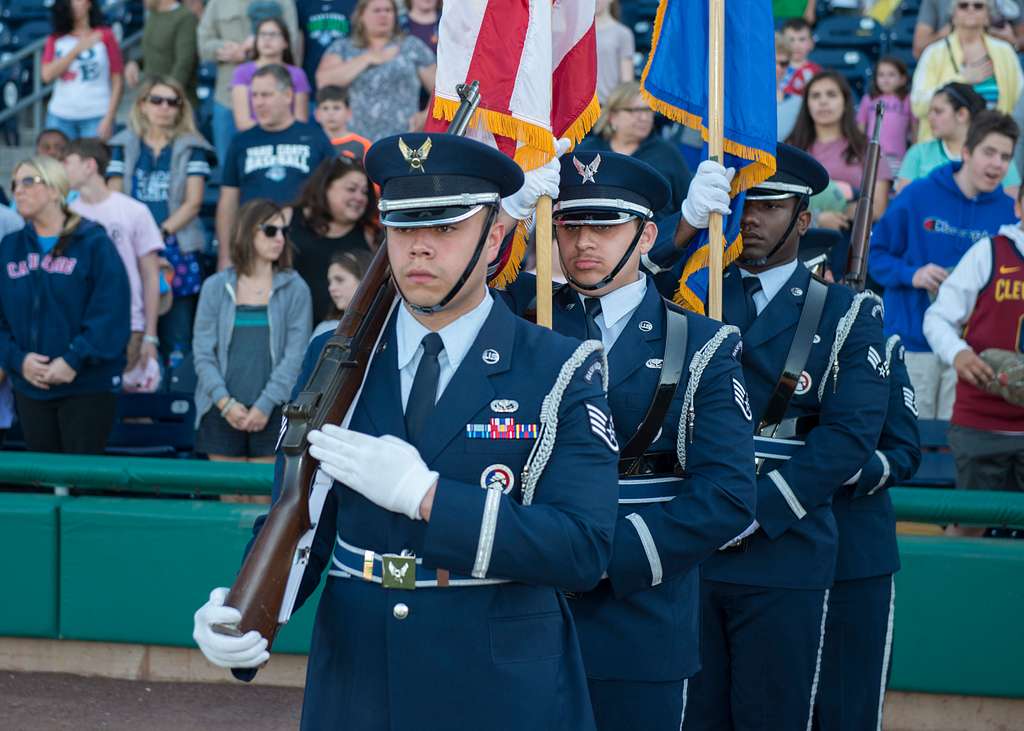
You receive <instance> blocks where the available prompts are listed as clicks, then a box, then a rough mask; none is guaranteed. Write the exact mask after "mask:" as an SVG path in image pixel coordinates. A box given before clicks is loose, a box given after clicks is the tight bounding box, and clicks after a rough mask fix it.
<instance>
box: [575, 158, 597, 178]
mask: <svg viewBox="0 0 1024 731" xmlns="http://www.w3.org/2000/svg"><path fill="white" fill-rule="evenodd" d="M572 164H573V165H575V166H576V172H578V173H579V174H580V177H581V178H583V181H582V182H584V183H596V182H597V181H596V180H594V176H595V175H597V169H598V168H599V167H600V166H601V155H600V154H598V155H594V159H593V160H592V161H591V162H590V164H589V165H584V164H583V163H581V162H580V161H579V158H577V157H576V156H575V155H573V156H572Z"/></svg>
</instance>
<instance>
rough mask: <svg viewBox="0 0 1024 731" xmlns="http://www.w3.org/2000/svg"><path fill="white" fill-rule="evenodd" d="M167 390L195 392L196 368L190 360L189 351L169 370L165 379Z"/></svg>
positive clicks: (172, 391) (171, 391)
mask: <svg viewBox="0 0 1024 731" xmlns="http://www.w3.org/2000/svg"><path fill="white" fill-rule="evenodd" d="M166 383H167V391H168V392H170V393H195V392H196V383H197V378H196V368H195V364H194V363H193V362H192V353H189V354H188V355H186V356H185V358H184V359H183V360H182V361H181V363H179V364H178V365H177V367H176V368H174V370H172V371H171V373H170V376H169V377H168V378H167V379H166Z"/></svg>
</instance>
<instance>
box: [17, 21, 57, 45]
mask: <svg viewBox="0 0 1024 731" xmlns="http://www.w3.org/2000/svg"><path fill="white" fill-rule="evenodd" d="M52 32H53V27H52V26H51V25H50V21H49V19H46V20H30V21H28V22H27V23H24V24H22V25H19V26H18V27H17V28H16V29H15V30H14V31H13V32H12V33H11V47H12V48H19V49H20V48H24V47H25V46H28V45H30V44H31V43H33V42H35V41H38V40H39V39H40V38H45V37H46V36H48V35H50V33H52Z"/></svg>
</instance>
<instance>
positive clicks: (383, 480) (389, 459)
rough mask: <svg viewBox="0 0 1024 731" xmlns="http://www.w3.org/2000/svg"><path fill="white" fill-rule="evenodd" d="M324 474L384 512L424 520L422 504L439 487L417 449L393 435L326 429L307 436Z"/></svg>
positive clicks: (333, 426) (327, 425) (336, 427)
mask: <svg viewBox="0 0 1024 731" xmlns="http://www.w3.org/2000/svg"><path fill="white" fill-rule="evenodd" d="M308 439H309V443H310V444H311V445H313V446H311V447H310V448H309V454H310V456H312V457H313V458H314V459H317V460H319V461H320V469H322V470H323V471H324V472H326V473H327V474H328V475H330V476H331V477H333V478H334V479H335V480H337V481H338V482H341V483H343V484H345V485H348V486H349V487H351V488H352V489H353V490H355V491H356V492H358V493H359V494H361V495H362V496H363V497H365V498H366V499H367V500H370V501H372V502H374V503H376V504H377V505H380V506H381V507H382V508H384V509H385V510H390V511H391V512H393V513H401V514H402V515H406V516H408V517H409V518H411V519H412V520H420V519H421V518H420V503H422V502H423V497H424V496H425V495H426V494H427V492H429V491H430V488H431V487H433V486H434V485H435V484H437V478H438V474H437V473H436V472H434V471H432V470H429V469H427V465H426V463H424V461H423V459H422V458H421V457H420V453H419V452H418V451H417V450H416V447H414V446H412V445H411V444H409V443H408V442H403V441H402V440H401V439H399V438H398V437H394V436H391V435H390V434H388V435H386V436H383V437H371V436H367V435H366V434H360V433H359V432H356V431H352V430H351V429H342V428H341V427H340V426H335V425H333V424H324V426H323V427H322V428H321V429H316V430H314V431H311V432H310V433H309V437H308Z"/></svg>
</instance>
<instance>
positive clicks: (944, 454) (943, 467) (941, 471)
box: [907, 419, 956, 488]
mask: <svg viewBox="0 0 1024 731" xmlns="http://www.w3.org/2000/svg"><path fill="white" fill-rule="evenodd" d="M917 429H918V433H919V434H920V436H921V466H920V467H918V468H917V472H916V473H914V476H913V478H911V479H910V480H907V484H908V485H912V486H915V487H947V488H952V487H956V463H955V461H954V460H953V453H952V452H950V451H949V442H948V440H947V436H946V433H947V432H948V431H949V422H948V421H944V420H942V419H921V420H919V421H918V422H917Z"/></svg>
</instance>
